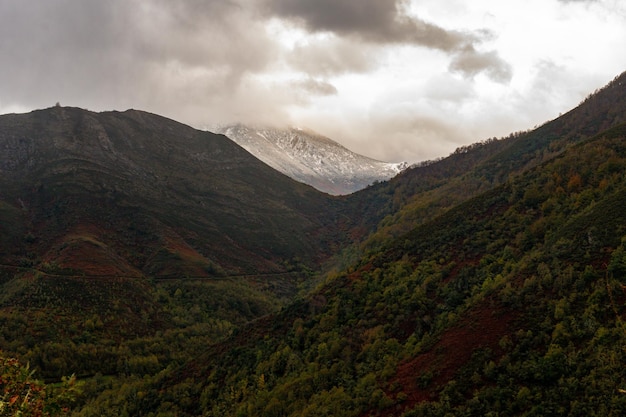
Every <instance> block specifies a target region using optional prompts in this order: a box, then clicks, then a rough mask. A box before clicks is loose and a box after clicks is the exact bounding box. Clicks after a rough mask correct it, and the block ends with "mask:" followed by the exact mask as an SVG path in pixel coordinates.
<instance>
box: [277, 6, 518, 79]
mask: <svg viewBox="0 0 626 417" xmlns="http://www.w3.org/2000/svg"><path fill="white" fill-rule="evenodd" d="M265 5H266V8H267V9H266V13H269V14H271V15H277V16H279V17H282V18H285V19H290V20H292V21H293V22H294V23H296V24H299V25H301V26H302V27H303V28H304V29H306V30H307V31H310V32H313V33H316V32H328V33H332V34H334V35H336V36H337V37H339V38H351V39H356V40H359V41H361V42H366V43H373V44H406V45H415V46H421V47H426V48H430V49H436V50H441V51H444V52H447V53H449V54H450V55H451V56H452V57H453V63H452V64H451V68H452V69H453V70H455V71H458V72H460V73H462V74H464V75H465V76H469V77H472V76H474V75H476V74H477V73H478V72H485V73H486V74H487V75H488V76H489V77H490V78H492V79H494V80H495V81H498V82H505V81H508V80H510V78H511V67H510V66H509V65H508V64H507V63H505V62H504V61H503V60H502V58H500V57H499V56H498V54H497V52H495V51H490V52H479V51H478V50H477V48H476V45H478V44H479V43H481V41H483V40H486V39H489V38H491V37H492V36H493V35H492V34H491V33H489V32H488V31H485V30H479V31H475V32H471V33H470V32H460V31H454V30H447V29H444V28H442V27H440V26H437V25H435V24H432V23H429V22H426V21H424V20H422V19H420V18H418V17H415V16H411V15H409V14H407V12H406V7H405V2H404V1H403V0H317V1H310V0H265ZM294 52H295V54H301V53H302V51H301V50H299V49H296V50H295V51H294ZM305 52H308V53H312V54H320V52H321V51H319V50H317V51H316V50H314V49H312V48H310V47H309V48H308V50H305ZM350 55H352V58H354V53H352V54H348V55H347V57H348V61H347V62H350V61H351V60H350V59H349V58H350V57H351V56H350ZM330 56H331V55H326V56H325V58H329V57H330ZM295 59H296V60H299V61H300V62H303V63H305V64H306V65H309V66H314V65H316V63H317V62H321V64H320V65H324V63H326V64H327V65H329V68H330V69H332V68H333V67H339V65H338V62H341V60H336V59H334V60H333V59H330V60H329V59H326V60H321V61H316V60H310V59H304V60H302V59H301V57H299V56H297V57H296V58H295ZM347 66H348V67H349V65H347Z"/></svg>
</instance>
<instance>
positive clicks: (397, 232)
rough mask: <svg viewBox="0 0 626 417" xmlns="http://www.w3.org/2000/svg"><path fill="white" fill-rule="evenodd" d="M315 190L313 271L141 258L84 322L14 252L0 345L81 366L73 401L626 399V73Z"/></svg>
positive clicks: (534, 407)
mask: <svg viewBox="0 0 626 417" xmlns="http://www.w3.org/2000/svg"><path fill="white" fill-rule="evenodd" d="M307 192H308V191H307ZM312 195H314V194H312ZM315 198H317V197H315ZM319 201H321V203H320V207H322V209H325V210H329V211H327V212H326V214H327V215H328V216H326V217H325V221H328V222H329V223H328V224H332V227H333V229H332V234H331V233H322V234H316V235H311V236H312V237H315V238H316V239H319V238H320V237H322V238H325V239H327V240H326V241H323V240H322V241H321V242H322V243H319V242H320V240H315V241H314V240H310V241H309V242H317V243H315V244H316V245H320V246H311V247H317V248H320V250H321V249H324V250H325V251H328V249H329V248H330V247H332V248H333V249H334V256H329V255H327V256H326V258H325V260H324V263H312V262H311V261H310V260H312V259H315V257H314V256H310V257H309V258H303V260H302V261H296V260H294V259H292V260H291V263H284V264H283V265H284V268H285V272H289V271H298V272H299V273H300V274H301V275H300V277H299V279H300V281H299V283H294V282H293V281H290V277H288V276H282V278H281V280H277V279H274V280H264V279H263V277H262V276H256V277H254V279H252V278H249V279H246V280H241V279H238V278H236V277H233V276H231V277H229V276H228V274H224V273H222V274H221V276H220V275H219V274H217V275H216V276H215V279H214V280H212V281H207V280H199V279H195V280H194V279H187V280H165V279H164V278H165V276H160V280H159V279H158V278H159V275H151V274H152V272H150V269H149V268H143V269H141V273H142V274H143V275H142V277H143V279H140V280H139V279H135V280H130V281H129V282H132V283H133V285H136V286H137V290H136V291H135V290H133V287H128V286H124V285H122V284H123V283H125V282H126V281H122V280H117V281H116V280H112V281H110V282H112V283H115V282H119V285H120V286H119V287H116V286H115V285H112V286H109V287H108V288H109V289H108V290H107V291H108V292H100V291H101V290H99V289H98V287H97V286H95V284H92V285H94V286H93V287H91V286H86V287H83V288H92V289H91V290H90V292H87V293H84V294H82V295H81V298H80V299H81V300H82V301H81V302H82V303H83V304H82V305H84V306H88V300H90V299H91V298H94V299H95V298H96V297H97V296H102V297H105V300H110V303H111V305H112V306H113V307H111V308H109V309H106V308H104V309H103V310H102V311H96V312H93V311H90V312H89V314H85V315H84V320H83V321H82V322H80V323H77V322H76V317H78V316H77V314H76V312H75V311H74V310H64V309H61V308H58V305H60V304H61V303H62V302H63V301H64V300H68V299H70V298H69V294H68V293H65V297H66V298H63V294H64V293H62V292H61V291H59V290H57V292H56V293H54V297H52V296H50V295H49V294H51V293H50V292H48V290H47V287H46V285H50V282H48V278H54V279H58V280H61V279H63V280H64V281H63V282H64V283H65V284H64V285H66V287H63V288H68V291H72V290H71V288H72V287H71V285H76V283H75V280H76V277H74V276H73V275H72V274H70V273H68V271H65V270H63V269H60V270H55V271H56V272H52V271H49V270H45V268H43V267H42V268H41V269H42V270H43V272H42V273H41V275H40V276H38V277H35V278H33V277H31V276H28V275H27V274H24V271H23V270H19V269H17V268H18V267H17V266H15V267H14V268H15V269H14V270H10V269H8V268H5V269H4V270H3V278H2V279H3V281H2V282H3V289H4V290H5V292H4V294H5V295H3V296H2V297H3V298H2V299H1V300H3V303H4V304H3V305H2V308H3V309H2V314H3V315H2V317H0V318H1V319H2V320H3V322H2V323H3V329H5V330H3V334H2V339H1V340H0V342H2V349H3V350H8V351H10V352H12V353H15V355H16V356H19V357H22V358H24V359H30V360H31V365H33V366H34V367H35V368H36V369H37V370H38V372H40V373H41V374H42V375H43V376H45V377H46V378H48V379H49V380H50V381H55V380H56V379H59V380H60V378H61V376H62V375H68V374H71V373H77V374H78V375H79V377H80V379H81V382H82V385H81V390H82V391H81V394H80V395H78V396H77V399H76V402H75V406H74V408H73V411H72V413H73V414H72V415H75V416H85V417H86V416H120V415H129V416H173V415H176V416H201V415H202V416H240V415H258V416H320V415H328V416H363V417H365V416H405V417H409V416H446V415H494V416H497V415H507V416H509V415H515V416H540V415H541V416H543V415H568V416H578V415H580V416H594V415H596V416H621V415H624V413H625V412H626V372H625V371H624V369H626V367H625V366H624V364H625V363H626V350H625V349H624V346H626V326H625V324H624V320H625V319H626V210H625V209H624V207H626V74H622V75H621V76H619V77H617V78H616V79H615V80H614V81H613V82H612V83H610V84H609V85H607V86H606V87H605V88H603V89H601V90H600V91H598V92H596V93H595V94H593V95H591V96H590V97H589V98H587V99H586V100H585V101H584V102H583V103H581V105H580V106H579V107H577V108H576V109H574V110H572V111H571V112H569V113H566V114H565V115H563V116H561V117H559V118H558V119H555V120H553V121H551V122H548V123H546V124H544V125H543V126H541V127H539V128H537V129H535V130H532V131H529V132H523V133H517V134H514V135H511V136H509V137H507V138H502V139H492V140H487V141H484V142H482V143H478V144H476V145H473V146H469V147H466V148H463V149H459V150H458V151H457V152H455V153H454V154H452V155H450V156H449V157H448V158H444V159H442V160H439V161H432V162H430V163H427V164H423V165H422V166H420V167H417V168H414V169H411V170H409V171H407V172H405V173H403V174H402V175H400V176H399V177H397V178H395V179H393V180H391V181H390V182H388V183H383V184H378V185H375V186H373V187H370V188H368V189H366V190H363V191H361V192H359V193H357V194H355V195H352V196H348V197H344V198H340V199H329V200H328V201H325V200H323V199H320V200H319ZM293 207H297V206H293ZM294 210H295V209H294ZM296 213H298V211H297V210H296ZM331 213H332V216H330V214H331ZM157 214H158V213H157ZM314 214H315V213H311V212H307V214H306V215H307V216H313V215H314ZM320 214H323V213H320ZM2 215H3V216H5V217H4V218H7V219H8V218H9V217H10V216H14V217H19V215H20V214H19V211H15V210H12V209H8V208H7V209H5V210H4V211H3V212H2ZM157 218H158V217H157ZM311 218H315V217H309V219H311ZM318 218H320V219H321V218H324V216H320V217H318ZM346 219H347V220H346ZM330 220H332V222H334V223H331V222H330ZM320 221H321V220H320ZM186 224H187V223H185V225H186ZM13 230H17V229H13ZM125 230H126V232H125V233H129V232H128V230H132V229H125ZM185 230H188V229H185ZM26 232H27V230H23V231H19V232H18V231H15V232H14V235H13V238H14V239H18V238H19V237H20V236H23V235H22V233H24V235H26V234H27V233H26ZM187 233H188V232H187ZM342 233H343V234H344V235H345V236H349V238H345V237H344V238H341V237H339V235H341V234H342ZM81 236H83V238H82V239H83V241H81V245H79V247H80V248H81V249H80V250H86V249H85V248H88V247H94V248H95V250H94V251H93V253H94V256H95V257H94V259H96V260H97V259H101V258H98V256H99V255H98V254H102V253H103V251H104V253H109V254H110V253H112V252H111V250H110V249H107V248H103V245H101V244H98V242H94V241H88V239H86V238H85V237H84V236H85V235H81ZM179 236H180V234H179ZM185 236H189V235H185ZM185 242H188V245H189V246H190V247H191V248H194V242H195V240H192V239H189V240H185ZM324 242H326V243H324ZM311 245H313V243H311ZM108 246H109V247H114V246H111V245H108ZM67 247H71V245H70V246H64V247H63V248H62V249H66V248H67ZM304 247H307V246H304ZM77 250H78V249H77ZM59 253H62V251H59ZM115 253H118V252H115ZM179 253H181V254H182V253H183V252H182V251H179ZM326 253H327V252H326ZM183 259H186V258H184V257H183ZM266 259H272V260H273V262H275V261H274V259H279V257H276V258H269V257H268V258H266ZM307 259H308V261H307ZM162 262H163V263H162V264H161V265H162V266H163V268H165V267H166V266H167V265H169V264H168V262H167V259H166V258H164V260H163V261H162ZM298 262H299V263H298ZM107 264H110V263H107ZM41 265H43V264H41ZM129 265H131V266H132V265H133V264H132V263H129ZM52 266H53V265H51V266H50V267H52ZM22 268H26V267H22ZM84 268H86V267H84ZM84 268H83V270H84ZM119 268H122V266H120V267H119ZM125 268H128V266H125ZM160 270H162V269H159V271H160ZM128 271H131V270H130V269H128V270H125V271H124V272H123V273H124V274H127V273H129V272H128ZM30 272H31V273H32V271H30ZM20 274H21V275H20ZM64 274H65V275H64ZM115 274H118V275H119V276H120V277H121V275H122V272H116V271H114V270H112V271H111V275H115ZM167 278H171V277H167ZM294 287H298V291H295V290H294V289H293V288H294ZM24 288H27V289H28V291H30V292H25V290H24ZM10 291H12V292H10ZM23 294H29V297H30V298H28V297H27V298H24V295H23ZM72 294H77V293H76V292H75V290H74V291H73V292H72ZM98 294H103V295H98ZM20 297H21V298H20ZM15 300H19V302H21V303H26V302H30V301H28V300H37V302H38V304H36V305H35V304H13V305H12V304H11V303H16V301H15ZM47 302H48V303H50V304H51V306H57V308H56V309H49V306H47V304H46V303H47ZM108 302H109V301H106V302H100V303H99V304H98V305H99V306H106V305H108V304H107V303H108ZM115 303H117V304H115ZM25 306H28V308H26V307H25ZM31 307H36V308H31ZM51 311H54V312H55V314H56V316H55V320H65V323H66V325H67V329H68V330H67V333H65V334H63V335H60V336H55V335H53V334H51V332H48V331H47V329H46V328H45V327H44V326H43V323H45V321H46V320H50V319H51V317H50V315H49V313H50V312H51ZM26 312H27V313H26ZM121 312H124V314H121ZM129 312H131V313H132V315H129ZM26 314H30V315H31V316H28V317H29V319H28V320H27V319H26V318H24V317H25V315H26ZM118 314H119V315H118ZM32 317H36V318H38V320H39V321H36V322H35V323H38V325H39V327H37V328H35V329H33V328H32V326H31V327H29V323H30V321H29V320H30V319H31V318H32ZM120 317H123V318H124V320H127V321H123V320H120ZM132 317H138V318H140V319H141V320H143V322H141V321H140V322H137V321H133V320H130V319H131V318H132ZM114 323H115V324H116V325H119V326H122V328H124V329H126V330H125V331H123V332H121V331H119V330H118V331H115V332H114V331H113V324H114ZM72 325H73V326H75V327H74V329H72ZM41 340H45V344H40V343H39V342H40V341H41ZM68 354H72V355H76V356H75V357H74V359H72V360H70V359H68V356H67V355H68ZM73 367H78V368H79V369H74V368H73Z"/></svg>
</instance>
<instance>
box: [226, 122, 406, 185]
mask: <svg viewBox="0 0 626 417" xmlns="http://www.w3.org/2000/svg"><path fill="white" fill-rule="evenodd" d="M217 132H218V133H222V134H224V135H226V136H227V137H229V138H230V139H232V140H233V141H234V142H235V143H237V144H238V145H239V146H241V147H242V148H244V149H245V150H247V151H248V152H250V153H251V154H252V155H254V156H256V157H257V158H259V159H260V160H261V161H263V162H265V163H266V164H267V165H269V166H271V167H272V168H274V169H276V170H278V171H280V172H282V173H283V174H285V175H287V176H289V177H291V178H293V179H295V180H297V181H300V182H303V183H305V184H309V185H311V186H313V187H315V188H317V189H318V190H320V191H323V192H326V193H328V194H334V195H343V194H350V193H353V192H355V191H358V190H361V189H363V188H365V187H367V186H368V185H370V184H372V183H374V182H377V181H385V180H388V179H390V178H392V177H394V176H395V175H397V174H398V173H399V172H401V171H402V170H404V169H406V168H407V167H408V164H407V163H406V162H401V163H388V162H381V161H377V160H375V159H371V158H368V157H365V156H363V155H359V154H357V153H354V152H352V151H350V150H349V149H346V148H345V147H343V146H341V145H340V144H338V143H337V142H335V141H333V140H331V139H329V138H327V137H324V136H322V135H319V134H317V133H315V132H313V131H310V130H305V129H299V128H293V127H291V128H287V129H274V128H256V127H249V126H244V125H241V124H237V125H232V126H226V127H220V128H219V129H217Z"/></svg>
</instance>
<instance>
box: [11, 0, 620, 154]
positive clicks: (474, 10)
mask: <svg viewBox="0 0 626 417" xmlns="http://www.w3.org/2000/svg"><path fill="white" fill-rule="evenodd" d="M483 3H485V4H488V2H485V1H483V0H475V1H472V2H470V1H469V0H456V1H454V2H452V3H450V4H448V3H446V4H445V5H444V4H443V3H441V2H437V1H435V0H423V1H420V2H419V3H418V2H416V1H413V0H316V1H310V0H178V1H175V2H174V1H169V0H135V1H132V2H129V1H124V0H108V1H100V2H98V1H76V0H47V1H45V2H41V1H36V0H20V1H12V0H0V56H1V57H2V59H1V61H0V111H9V110H23V111H27V110H30V109H33V108H41V107H47V106H51V105H53V104H54V103H56V102H61V104H64V105H74V106H80V107H85V108H89V109H93V110H106V109H118V110H124V109H126V108H141V109H145V110H148V111H153V112H156V113H160V114H163V115H166V116H169V117H173V118H176V119H178V120H181V121H183V122H186V123H190V124H192V125H195V126H199V127H200V126H206V125H211V124H215V123H229V122H234V121H243V122H253V123H274V124H275V123H283V122H284V123H300V124H301V123H308V124H309V127H311V128H313V129H316V130H319V131H320V132H322V133H325V134H327V135H330V136H331V137H333V138H334V139H336V140H339V141H342V142H343V143H344V144H346V145H348V146H350V147H352V148H353V149H354V150H356V151H359V152H362V153H365V154H367V155H369V156H373V157H378V158H381V159H388V160H411V161H415V160H419V159H427V158H431V157H435V156H440V155H441V153H444V154H445V153H446V152H447V151H450V150H452V149H453V148H454V147H456V146H460V145H462V144H464V143H466V142H471V141H476V140H481V139H484V137H485V136H486V135H484V134H483V133H484V132H490V131H493V135H496V134H500V133H502V134H506V133H508V132H509V131H511V130H515V128H517V127H518V125H520V124H522V123H529V122H532V121H534V120H535V119H533V118H536V117H539V116H537V114H536V113H538V112H539V113H540V112H544V113H543V114H545V116H544V118H549V117H551V116H554V114H553V113H554V112H552V113H547V112H548V111H549V109H552V108H554V107H555V106H559V103H561V102H562V100H566V99H567V100H572V98H571V97H569V96H567V95H566V94H565V95H564V94H559V93H557V92H556V91H554V90H555V88H552V87H554V86H559V85H561V84H560V83H559V82H551V81H550V80H552V79H553V78H554V79H555V80H558V77H561V79H571V78H574V80H584V83H583V84H580V83H578V85H579V86H580V87H579V88H580V89H581V90H584V91H586V89H587V87H589V89H590V91H591V90H593V89H595V88H597V87H599V86H601V85H602V84H603V83H604V82H606V81H608V80H609V79H610V78H612V77H613V76H614V75H616V74H617V72H620V71H621V70H619V71H618V70H615V69H614V68H619V66H620V65H624V66H626V59H621V60H620V59H619V58H615V57H613V58H612V60H613V61H611V62H609V61H607V62H604V60H603V58H602V55H600V54H601V53H602V51H603V49H602V48H604V47H606V48H611V49H612V50H616V48H617V49H619V47H620V46H623V45H620V42H623V39H625V38H626V37H625V35H626V33H625V31H624V29H622V27H626V25H625V24H624V23H626V22H624V19H625V17H624V16H626V12H625V7H624V6H620V5H618V4H616V3H615V2H614V1H613V0H590V1H580V0H578V1H576V0H546V1H538V0H532V1H531V2H530V3H528V2H524V1H522V0H512V2H511V4H507V7H506V8H504V6H502V8H500V6H497V5H493V4H491V3H489V4H491V6H489V8H487V7H486V6H482V4H483ZM511 10H513V12H511ZM546 16H547V17H546ZM525 19H527V21H528V23H524V24H525V25H526V27H522V26H521V24H519V22H526V20H525ZM541 19H543V20H541ZM547 19H555V20H554V21H555V22H556V26H554V27H551V26H549V25H546V26H545V27H542V26H541V24H542V22H543V24H546V22H549V21H548V20H547ZM583 19H586V20H585V21H582V20H583ZM598 22H602V23H603V25H604V26H601V25H600V24H599V23H598ZM581 24H584V25H585V27H588V28H590V30H589V33H592V34H595V35H599V34H603V33H606V34H607V36H606V37H604V38H603V39H602V43H601V45H605V46H603V47H602V48H598V47H595V48H594V47H592V46H587V45H586V39H585V38H580V39H579V40H578V41H577V39H578V38H576V36H578V35H577V33H576V32H575V31H580V29H579V28H580V26H581ZM518 25H519V27H520V30H519V31H516V29H515V28H517V27H518ZM531 26H532V28H533V30H532V31H531V30H530V29H529V28H530V27H531ZM548 28H549V30H550V32H548ZM571 28H575V29H571ZM570 29H571V30H572V32H571V34H570V33H569V32H568V33H565V32H564V33H563V34H561V32H560V30H563V31H568V30H570ZM561 35H562V36H563V39H565V41H562V42H561V44H563V43H564V42H565V43H567V45H559V44H558V42H557V40H556V39H554V40H553V38H555V37H557V36H561ZM569 38H572V40H571V43H575V42H578V49H579V50H580V51H577V49H576V48H572V47H567V46H568V45H569V41H568V39H569ZM553 43H554V45H557V46H558V48H557V46H554V47H553V46H552V44H553ZM549 47H552V48H553V49H548V48H549ZM555 51H556V52H555ZM560 51H565V52H563V53H561V52H560ZM579 53H580V54H581V55H582V54H587V55H588V56H590V54H591V55H593V54H595V55H593V58H594V59H593V60H592V62H598V67H597V69H594V70H593V71H592V70H591V69H589V65H588V62H589V59H588V60H587V64H586V65H587V67H586V68H587V69H585V67H583V66H582V64H579V63H578V61H579V59H578V58H577V56H578V55H577V54H579ZM559 54H560V55H559ZM557 55H558V56H557ZM613 55H615V54H613ZM577 65H578V66H577ZM600 68H604V69H600ZM574 70H576V71H582V72H581V73H580V74H579V78H576V76H574V77H572V76H566V74H570V72H571V71H574ZM594 71H595V72H594ZM601 71H606V73H604V72H601ZM533 77H535V78H537V77H543V79H544V80H547V81H546V82H545V83H543V87H542V88H543V89H544V90H541V88H540V87H538V86H539V85H540V84H541V83H538V82H537V80H536V79H535V78H533ZM549 77H552V78H549ZM580 77H582V78H580ZM532 94H540V95H542V97H544V99H543V101H542V104H541V105H536V104H535V105H534V107H532V105H531V106H527V105H524V104H522V103H525V102H526V101H529V100H531V99H532ZM577 94H578V93H577ZM580 94H585V93H580ZM566 96H567V97H566ZM576 99H577V97H575V98H574V99H573V100H576ZM545 103H548V104H550V106H551V107H549V106H548V104H545ZM491 106H493V107H495V109H493V108H491ZM505 107H506V109H505ZM563 110H564V109H563ZM451 114H453V115H454V118H451V117H450V115H451ZM453 119H454V120H453ZM512 121H516V123H517V124H516V123H513V122H512ZM479 123H480V124H481V126H483V128H478V127H477V125H478V124H479ZM524 127H528V126H524ZM487 135H488V136H492V134H489V133H488V134H487ZM383 137H384V138H385V140H382V139H381V138H383Z"/></svg>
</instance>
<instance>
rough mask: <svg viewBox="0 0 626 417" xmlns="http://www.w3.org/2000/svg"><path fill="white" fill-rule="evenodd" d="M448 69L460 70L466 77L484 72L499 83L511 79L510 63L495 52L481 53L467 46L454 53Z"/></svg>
mask: <svg viewBox="0 0 626 417" xmlns="http://www.w3.org/2000/svg"><path fill="white" fill-rule="evenodd" d="M450 69H451V70H452V71H455V72H460V73H462V74H463V75H465V76H466V77H473V76H475V75H476V74H479V73H481V72H485V73H486V75H487V76H489V78H491V79H492V80H494V81H497V82H500V83H507V82H509V81H511V77H512V76H513V70H512V68H511V65H509V64H508V63H507V62H505V61H504V60H503V59H502V58H500V56H498V54H497V53H496V52H494V51H490V52H483V53H481V52H477V51H476V50H475V49H474V48H473V47H468V48H467V49H466V50H464V51H461V52H460V53H459V54H457V55H455V56H454V58H453V60H452V62H451V64H450Z"/></svg>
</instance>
